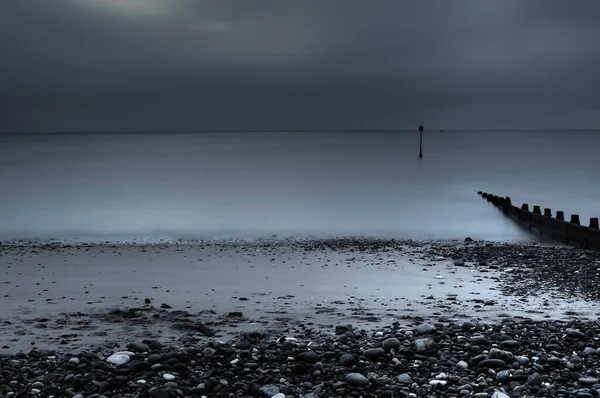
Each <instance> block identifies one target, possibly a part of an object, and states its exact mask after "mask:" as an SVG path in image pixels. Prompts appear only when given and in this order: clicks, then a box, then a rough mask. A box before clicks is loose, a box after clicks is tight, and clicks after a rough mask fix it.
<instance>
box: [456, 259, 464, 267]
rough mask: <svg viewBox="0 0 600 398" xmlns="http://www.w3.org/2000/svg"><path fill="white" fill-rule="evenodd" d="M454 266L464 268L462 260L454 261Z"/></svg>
mask: <svg viewBox="0 0 600 398" xmlns="http://www.w3.org/2000/svg"><path fill="white" fill-rule="evenodd" d="M454 265H455V266H457V267H464V266H465V262H464V261H463V260H455V261H454Z"/></svg>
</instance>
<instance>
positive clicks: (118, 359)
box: [106, 351, 133, 366]
mask: <svg viewBox="0 0 600 398" xmlns="http://www.w3.org/2000/svg"><path fill="white" fill-rule="evenodd" d="M130 354H133V353H130V352H127V351H120V352H115V353H114V354H112V355H111V356H109V357H108V358H106V362H108V363H110V364H112V365H115V366H119V365H124V364H126V363H127V362H129V361H131V356H133V355H130Z"/></svg>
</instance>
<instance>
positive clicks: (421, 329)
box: [417, 323, 437, 335]
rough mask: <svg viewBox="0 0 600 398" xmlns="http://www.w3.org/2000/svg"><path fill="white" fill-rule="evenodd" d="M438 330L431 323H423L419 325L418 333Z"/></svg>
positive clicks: (431, 332) (429, 332) (430, 332)
mask: <svg viewBox="0 0 600 398" xmlns="http://www.w3.org/2000/svg"><path fill="white" fill-rule="evenodd" d="M436 332H437V328H436V327H435V326H433V325H432V324H430V323H422V324H420V325H419V326H417V334H419V335H423V334H433V333H436Z"/></svg>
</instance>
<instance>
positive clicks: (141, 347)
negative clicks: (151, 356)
mask: <svg viewBox="0 0 600 398" xmlns="http://www.w3.org/2000/svg"><path fill="white" fill-rule="evenodd" d="M127 349H128V350H129V351H133V352H148V351H150V346H148V344H144V343H130V344H128V345H127Z"/></svg>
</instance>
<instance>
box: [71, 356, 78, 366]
mask: <svg viewBox="0 0 600 398" xmlns="http://www.w3.org/2000/svg"><path fill="white" fill-rule="evenodd" d="M69 363H70V364H71V365H79V358H77V357H73V358H71V359H69Z"/></svg>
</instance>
